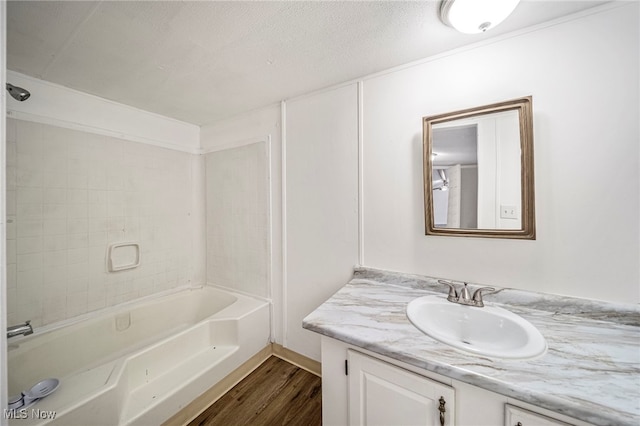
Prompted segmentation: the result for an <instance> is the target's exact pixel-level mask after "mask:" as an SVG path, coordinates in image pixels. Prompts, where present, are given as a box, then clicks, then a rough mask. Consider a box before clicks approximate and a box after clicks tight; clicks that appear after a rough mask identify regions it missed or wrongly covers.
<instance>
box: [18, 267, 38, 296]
mask: <svg viewBox="0 0 640 426" xmlns="http://www.w3.org/2000/svg"><path fill="white" fill-rule="evenodd" d="M42 283H43V270H42V268H37V269H30V270H28V271H21V270H20V268H18V277H17V288H18V294H20V292H21V291H22V292H24V291H32V290H30V289H31V288H33V287H37V288H41V287H42Z"/></svg>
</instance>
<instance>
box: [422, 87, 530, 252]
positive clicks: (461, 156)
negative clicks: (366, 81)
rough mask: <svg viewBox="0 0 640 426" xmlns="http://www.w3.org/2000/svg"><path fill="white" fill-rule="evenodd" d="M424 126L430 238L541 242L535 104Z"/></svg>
mask: <svg viewBox="0 0 640 426" xmlns="http://www.w3.org/2000/svg"><path fill="white" fill-rule="evenodd" d="M423 125H424V140H423V154H424V195H425V222H426V234H427V235H451V236H463V237H489V238H521V239H532V240H534V239H535V211H534V185H533V118H532V98H531V97H530V96H529V97H525V98H520V99H515V100H512V101H506V102H501V103H497V104H492V105H485V106H482V107H477V108H471V109H466V110H462V111H456V112H452V113H448V114H441V115H436V116H431V117H424V118H423Z"/></svg>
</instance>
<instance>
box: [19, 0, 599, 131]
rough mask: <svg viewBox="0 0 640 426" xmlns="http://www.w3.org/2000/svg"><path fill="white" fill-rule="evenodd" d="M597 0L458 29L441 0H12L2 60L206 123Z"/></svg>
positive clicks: (524, 6)
mask: <svg viewBox="0 0 640 426" xmlns="http://www.w3.org/2000/svg"><path fill="white" fill-rule="evenodd" d="M601 3H604V2H603V1H575V0H570V1H557V0H554V1H538V0H528V1H527V0H525V1H524V2H523V3H521V4H520V5H519V6H518V8H517V9H516V11H515V12H514V13H513V15H512V16H511V17H510V18H509V19H508V20H507V21H506V22H504V23H503V24H502V25H500V26H499V27H497V28H496V29H494V30H492V31H489V32H488V33H486V34H480V35H465V34H460V33H457V32H456V31H454V30H452V29H451V28H448V27H446V26H444V25H443V24H442V23H441V22H440V21H439V20H438V16H437V7H438V2H437V1H422V2H418V1H412V2H404V1H383V2H362V1H358V2H341V1H330V2H306V1H288V2H243V1H230V2H218V1H208V2H205V1H200V2H185V1H181V2H177V1H175V2H159V1H126V2H124V1H122V2H120V1H94V2H82V1H68V2H67V1H44V2H38V1H20V2H15V1H10V2H8V6H7V9H8V13H7V15H8V16H7V40H8V43H7V68H8V69H10V70H13V71H17V72H20V73H23V74H27V75H30V76H33V77H36V78H40V79H43V80H46V81H50V82H53V83H57V84H60V85H63V86H67V87H70V88H73V89H76V90H80V91H82V92H86V93H90V94H93V95H97V96H100V97H103V98H106V99H111V100H113V101H116V102H120V103H123V104H127V105H131V106H134V107H137V108H141V109H144V110H147V111H152V112H155V113H158V114H162V115H165V116H168V117H173V118H176V119H178V120H182V121H186V122H189V123H194V124H199V125H202V124H207V123H211V122H215V121H217V120H220V119H223V118H226V117H229V116H232V115H236V114H238V113H241V112H245V111H249V110H251V109H255V108H258V107H261V106H264V105H268V104H271V103H274V102H278V101H280V100H282V99H287V98H290V97H294V96H296V95H300V94H303V93H306V92H310V91H313V90H316V89H320V88H323V87H327V86H330V85H334V84H338V83H341V82H344V81H348V80H351V79H354V78H357V77H360V76H364V75H367V74H370V73H373V72H377V71H381V70H384V69H387V68H391V67H394V66H397V65H401V64H404V63H407V62H411V61H414V60H418V59H420V58H424V57H427V56H431V55H434V54H437V53H440V52H443V51H446V50H450V49H453V48H456V47H460V46H463V45H466V44H471V43H475V42H477V41H480V40H483V39H485V38H488V37H494V36H496V35H500V34H502V33H505V32H509V31H513V30H516V29H520V28H524V27H527V26H530V25H534V24H537V23H541V22H544V21H547V20H550V19H554V18H557V17H560V16H564V15H567V14H569V13H573V12H576V11H579V10H583V9H586V8H589V7H593V6H596V5H598V4H601ZM27 89H28V88H27Z"/></svg>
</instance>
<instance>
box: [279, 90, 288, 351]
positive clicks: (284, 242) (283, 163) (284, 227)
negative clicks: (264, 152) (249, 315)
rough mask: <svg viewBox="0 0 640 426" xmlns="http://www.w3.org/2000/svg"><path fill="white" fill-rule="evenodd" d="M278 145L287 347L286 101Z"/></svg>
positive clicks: (285, 345)
mask: <svg viewBox="0 0 640 426" xmlns="http://www.w3.org/2000/svg"><path fill="white" fill-rule="evenodd" d="M280 114H281V120H280V131H281V132H282V133H281V138H280V146H281V168H282V173H281V179H282V346H283V347H285V348H286V347H287V337H288V334H289V327H288V324H287V306H288V297H287V293H288V292H287V103H286V101H282V103H281V104H280Z"/></svg>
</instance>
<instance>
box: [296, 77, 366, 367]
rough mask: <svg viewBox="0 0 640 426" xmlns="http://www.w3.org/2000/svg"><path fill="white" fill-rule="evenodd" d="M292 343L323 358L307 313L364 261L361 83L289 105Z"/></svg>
mask: <svg viewBox="0 0 640 426" xmlns="http://www.w3.org/2000/svg"><path fill="white" fill-rule="evenodd" d="M285 184H286V221H285V222H286V246H285V247H286V252H285V256H286V269H285V274H286V284H285V297H286V299H285V300H286V308H285V309H286V322H285V339H286V340H285V344H286V346H287V347H289V348H291V349H292V350H294V351H296V352H298V353H301V354H303V355H306V356H308V357H311V358H314V359H320V341H319V338H318V335H317V334H315V333H312V332H309V331H307V330H304V329H303V328H302V319H303V318H304V317H305V316H307V315H308V314H309V313H311V312H312V311H313V310H314V309H315V308H316V307H318V305H319V304H320V303H322V302H323V301H324V300H326V299H328V298H329V297H330V296H331V295H332V294H333V293H334V292H335V291H337V290H338V289H340V287H342V286H343V285H344V284H345V283H346V282H347V281H348V280H349V279H350V277H351V274H352V272H353V266H354V265H355V264H357V263H358V89H357V85H356V84H351V85H349V86H345V87H341V88H338V89H334V90H330V91H327V92H323V93H320V94H317V95H313V96H309V97H303V98H300V99H296V100H294V101H291V102H287V105H286V181H285Z"/></svg>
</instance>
